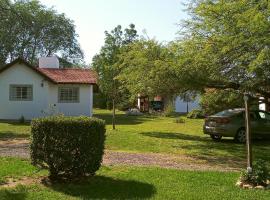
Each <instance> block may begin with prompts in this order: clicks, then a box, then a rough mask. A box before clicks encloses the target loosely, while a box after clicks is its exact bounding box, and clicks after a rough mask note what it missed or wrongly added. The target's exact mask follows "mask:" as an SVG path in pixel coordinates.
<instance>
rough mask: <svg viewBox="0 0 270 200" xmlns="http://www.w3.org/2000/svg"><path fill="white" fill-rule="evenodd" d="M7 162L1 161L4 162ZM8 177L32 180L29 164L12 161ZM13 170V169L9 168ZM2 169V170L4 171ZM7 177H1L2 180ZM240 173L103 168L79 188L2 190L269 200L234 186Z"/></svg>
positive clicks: (17, 197) (27, 194) (30, 197)
mask: <svg viewBox="0 0 270 200" xmlns="http://www.w3.org/2000/svg"><path fill="white" fill-rule="evenodd" d="M3 159H4V162H5V159H6V158H1V159H0V160H1V162H2V161H3ZM17 164H22V165H23V166H24V170H22V169H20V168H18V167H14V168H11V169H10V170H9V171H8V176H16V177H19V176H24V175H26V174H28V175H30V176H33V175H31V174H35V170H36V169H35V168H33V167H32V166H31V165H30V163H29V162H27V161H24V160H19V159H10V160H9V165H10V166H13V165H14V166H16V165H17ZM8 168H10V167H8ZM1 169H2V167H1ZM3 176H5V173H1V174H0V177H2V178H3ZM238 177H239V174H238V173H228V172H227V173H225V172H191V171H180V170H172V169H161V168H153V167H149V168H146V167H123V166H117V167H102V168H101V169H100V170H99V171H98V173H97V175H96V176H95V177H92V178H90V179H89V180H87V181H85V182H83V183H77V184H75V183H74V184H53V185H42V184H33V185H28V186H23V185H19V186H17V187H16V188H8V189H0V199H1V200H2V199H3V200H11V199H12V200H23V199H25V200H35V199H39V200H43V199H48V200H49V199H58V200H62V199H63V200H67V199H68V200H73V199H189V200H192V199H196V200H200V199H209V200H216V199H224V200H226V199H234V200H242V199H245V200H259V199H260V200H264V199H265V200H266V199H269V197H270V190H268V191H261V190H243V189H239V188H237V187H235V186H234V184H235V182H236V180H237V178H238Z"/></svg>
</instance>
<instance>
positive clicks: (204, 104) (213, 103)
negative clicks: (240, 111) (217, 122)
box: [200, 89, 244, 115]
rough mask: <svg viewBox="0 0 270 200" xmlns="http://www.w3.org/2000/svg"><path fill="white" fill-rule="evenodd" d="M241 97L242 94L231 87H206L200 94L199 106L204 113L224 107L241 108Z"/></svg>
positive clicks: (242, 105) (211, 112) (210, 113)
mask: <svg viewBox="0 0 270 200" xmlns="http://www.w3.org/2000/svg"><path fill="white" fill-rule="evenodd" d="M243 98H244V96H243V94H241V93H239V92H238V91H235V90H232V89H229V90H217V89H208V90H207V91H206V92H205V93H204V94H202V96H201V99H200V106H201V108H202V110H203V112H204V113H205V114H207V115H212V114H215V113H217V112H220V111H223V110H226V109H231V108H243V107H244V102H243Z"/></svg>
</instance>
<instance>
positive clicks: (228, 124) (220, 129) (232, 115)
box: [203, 109, 244, 137]
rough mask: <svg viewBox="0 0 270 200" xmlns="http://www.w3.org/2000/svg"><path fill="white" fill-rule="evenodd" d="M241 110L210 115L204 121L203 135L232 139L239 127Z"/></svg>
mask: <svg viewBox="0 0 270 200" xmlns="http://www.w3.org/2000/svg"><path fill="white" fill-rule="evenodd" d="M243 112H244V111H243V109H230V110H225V111H222V112H219V113H217V114H215V115H211V116H209V117H207V118H206V119H205V123H204V126H203V131H204V134H208V135H216V136H223V137H234V136H235V134H236V132H237V130H238V129H239V128H240V127H241V122H240V121H241V118H242V115H243Z"/></svg>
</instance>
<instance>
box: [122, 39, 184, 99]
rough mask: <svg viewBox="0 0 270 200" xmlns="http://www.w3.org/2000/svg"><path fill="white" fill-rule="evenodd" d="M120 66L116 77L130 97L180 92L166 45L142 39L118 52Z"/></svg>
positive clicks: (172, 94) (172, 60)
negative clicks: (119, 71)
mask: <svg viewBox="0 0 270 200" xmlns="http://www.w3.org/2000/svg"><path fill="white" fill-rule="evenodd" d="M119 66H120V68H121V69H122V71H121V73H120V75H119V76H118V79H119V80H120V81H121V82H122V83H123V84H124V85H126V87H127V89H128V90H129V92H130V93H131V95H132V96H131V97H132V98H133V99H134V98H137V95H138V94H139V93H140V94H146V95H148V96H150V97H154V96H156V95H161V96H163V97H167V98H168V99H172V97H174V96H175V94H177V93H179V92H180V90H179V85H178V84H177V82H178V80H177V77H176V73H175V71H174V54H173V53H172V52H171V51H170V48H168V46H167V45H164V44H161V43H159V42H157V41H155V40H152V39H145V38H142V39H140V40H138V41H136V42H134V43H131V44H130V45H128V47H127V49H126V50H125V51H124V52H122V53H121V55H120V65H119Z"/></svg>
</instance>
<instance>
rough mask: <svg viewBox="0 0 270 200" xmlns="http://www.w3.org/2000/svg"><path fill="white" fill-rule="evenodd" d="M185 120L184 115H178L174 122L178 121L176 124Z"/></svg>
mask: <svg viewBox="0 0 270 200" xmlns="http://www.w3.org/2000/svg"><path fill="white" fill-rule="evenodd" d="M185 122H186V120H185V118H184V117H178V118H176V119H175V123H178V124H183V123H185Z"/></svg>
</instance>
